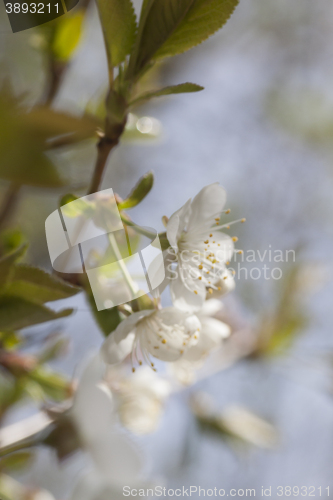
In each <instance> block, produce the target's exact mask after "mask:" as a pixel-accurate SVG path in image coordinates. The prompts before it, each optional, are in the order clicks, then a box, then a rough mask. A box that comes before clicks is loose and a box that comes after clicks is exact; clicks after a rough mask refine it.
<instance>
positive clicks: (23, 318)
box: [0, 296, 73, 331]
mask: <svg viewBox="0 0 333 500" xmlns="http://www.w3.org/2000/svg"><path fill="white" fill-rule="evenodd" d="M72 312H73V309H63V310H62V311H59V312H55V311H52V310H51V309H49V308H47V307H45V306H42V305H40V304H35V303H33V302H29V301H27V300H24V299H21V298H17V297H6V296H3V297H1V299H0V330H10V331H12V330H20V329H21V328H26V327H28V326H31V325H36V324H38V323H45V322H46V321H51V320H54V319H58V318H63V317H65V316H69V315H70V314H72Z"/></svg>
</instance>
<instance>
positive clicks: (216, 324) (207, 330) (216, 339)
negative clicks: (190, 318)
mask: <svg viewBox="0 0 333 500" xmlns="http://www.w3.org/2000/svg"><path fill="white" fill-rule="evenodd" d="M200 320H201V325H202V328H201V332H200V337H199V342H198V343H197V345H195V346H193V347H191V348H190V349H189V350H188V351H186V352H185V354H184V359H185V360H187V361H192V362H195V361H199V360H200V359H202V358H204V357H205V356H207V355H208V354H209V352H210V351H212V350H213V349H216V348H217V347H219V346H221V345H222V341H223V340H224V339H225V338H227V337H229V335H230V327H229V326H228V325H226V324H225V323H222V321H218V320H217V319H214V318H209V317H206V318H201V319H200Z"/></svg>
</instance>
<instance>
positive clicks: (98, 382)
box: [71, 355, 113, 444]
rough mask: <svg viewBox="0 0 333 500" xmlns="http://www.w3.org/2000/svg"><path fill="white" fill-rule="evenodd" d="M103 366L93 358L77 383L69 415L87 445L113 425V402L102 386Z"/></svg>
mask: <svg viewBox="0 0 333 500" xmlns="http://www.w3.org/2000/svg"><path fill="white" fill-rule="evenodd" d="M104 370H105V364H104V363H103V362H102V361H101V359H100V357H99V355H98V356H94V358H92V360H91V361H90V362H89V364H88V365H87V367H86V368H85V370H84V372H83V374H82V377H81V379H80V381H79V385H78V388H77V391H76V393H75V396H74V402H73V406H72V409H71V415H72V418H73V419H74V422H75V425H76V426H77V428H78V431H79V433H80V435H81V439H82V440H83V441H84V442H85V443H86V444H87V443H90V442H92V441H94V440H95V439H98V438H99V436H101V435H103V434H104V433H105V432H108V430H109V429H110V427H111V425H112V423H113V401H112V395H111V392H110V390H109V389H108V388H107V387H106V385H104V384H103V381H102V378H103V374H104Z"/></svg>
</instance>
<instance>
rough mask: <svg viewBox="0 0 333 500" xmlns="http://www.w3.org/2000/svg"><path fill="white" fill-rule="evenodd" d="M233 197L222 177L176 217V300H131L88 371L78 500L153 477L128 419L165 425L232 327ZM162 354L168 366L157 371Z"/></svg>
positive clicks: (147, 426) (80, 413)
mask: <svg viewBox="0 0 333 500" xmlns="http://www.w3.org/2000/svg"><path fill="white" fill-rule="evenodd" d="M225 200H226V194H225V191H224V189H223V188H222V187H221V186H219V185H218V184H212V185H210V186H206V187H205V188H203V189H202V190H201V191H200V192H199V194H198V195H197V196H196V197H195V198H194V200H193V201H191V200H189V201H188V202H187V203H185V205H184V206H183V207H182V208H180V209H179V210H178V211H177V212H175V213H174V214H173V215H172V216H171V217H170V219H169V220H168V222H167V227H166V235H167V239H168V241H169V244H170V246H169V248H167V249H166V250H165V251H164V265H165V269H166V273H165V275H166V278H165V281H164V283H163V284H162V286H161V287H160V292H162V291H163V290H164V289H165V288H166V287H167V286H168V285H169V286H170V292H171V299H172V303H173V305H172V306H169V307H164V308H162V307H161V304H160V303H161V301H160V300H156V297H155V301H154V304H155V306H156V307H155V309H144V308H143V309H141V310H139V311H137V312H133V310H132V308H131V307H130V306H129V305H126V306H123V307H122V308H121V313H122V314H123V316H124V318H123V320H122V321H121V322H120V324H119V325H118V327H117V328H116V329H115V330H114V332H112V333H111V334H110V335H109V336H108V337H107V338H106V340H105V341H104V343H103V344H102V346H101V350H100V353H99V354H98V355H97V356H96V357H94V358H93V359H92V361H91V362H90V364H89V365H88V366H87V368H86V369H85V371H84V373H83V375H82V377H81V379H80V382H79V386H78V389H77V391H76V395H75V399H74V404H73V408H72V418H73V421H74V424H75V426H76V428H77V430H78V433H79V435H80V439H81V442H82V446H83V447H84V448H85V449H86V450H87V451H88V453H89V455H90V458H91V462H92V465H91V470H90V472H89V473H87V474H86V475H85V476H84V477H82V478H81V480H80V481H79V483H78V484H77V486H76V488H75V490H74V492H73V496H72V500H77V499H79V498H80V499H82V498H87V500H92V499H93V500H95V499H97V498H98V499H102V498H103V499H104V498H111V496H112V498H118V497H119V498H120V496H121V490H120V485H121V484H123V483H124V482H126V484H135V485H138V484H145V483H144V480H143V479H142V474H141V470H142V466H141V460H140V456H139V454H138V452H137V450H136V449H135V448H134V447H133V446H132V444H131V443H130V442H128V439H127V437H126V436H125V435H123V434H121V433H120V434H119V430H117V428H118V426H119V424H121V425H122V426H124V427H125V428H127V429H128V430H130V431H131V432H133V433H135V434H146V433H149V432H153V431H154V430H156V428H157V426H158V424H159V421H160V419H161V416H162V413H163V408H164V404H165V401H166V399H167V398H168V396H169V395H170V394H171V393H172V392H174V391H177V390H178V389H179V388H180V387H181V386H183V385H186V384H189V383H192V382H193V381H194V380H195V372H196V371H197V370H198V369H199V368H201V367H202V365H203V364H204V363H205V360H206V358H207V357H208V356H209V354H210V353H212V351H214V350H217V349H219V348H221V347H222V346H223V342H224V340H225V339H226V338H227V337H228V336H229V335H230V333H231V330H230V327H229V326H228V325H227V324H226V323H224V322H222V321H220V320H219V319H217V318H216V317H214V316H216V315H217V313H218V312H219V311H220V309H221V308H222V306H223V304H222V302H221V301H220V296H221V295H224V294H225V293H227V292H229V291H230V290H232V289H233V288H234V286H235V282H234V279H233V276H232V274H231V273H230V272H229V270H228V268H227V266H228V261H229V260H231V258H232V256H233V253H234V251H235V249H234V242H235V241H236V238H232V237H230V236H228V235H227V234H226V233H225V232H223V229H225V228H228V227H229V226H230V225H231V223H229V224H223V223H221V215H222V214H223V213H225V214H227V213H229V210H224V205H225ZM152 303H153V302H152ZM122 361H125V362H124V363H122ZM161 362H166V363H167V368H168V369H167V370H164V372H163V369H162V370H161V373H160V369H159V370H158V373H157V366H158V368H159V367H160V366H161V365H162V368H163V364H162V363H161ZM142 365H143V366H142ZM130 367H131V368H132V369H131V370H130ZM115 450H116V454H115ZM111 469H112V470H111ZM110 495H111V496H110Z"/></svg>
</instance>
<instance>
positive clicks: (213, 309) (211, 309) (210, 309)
mask: <svg viewBox="0 0 333 500" xmlns="http://www.w3.org/2000/svg"><path fill="white" fill-rule="evenodd" d="M222 307H223V304H222V302H221V301H220V300H218V299H209V300H206V301H205V302H204V304H203V306H202V309H201V310H200V314H199V315H198V316H199V317H200V316H201V315H202V316H215V314H216V313H218V312H219V311H220V310H221V309H222Z"/></svg>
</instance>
